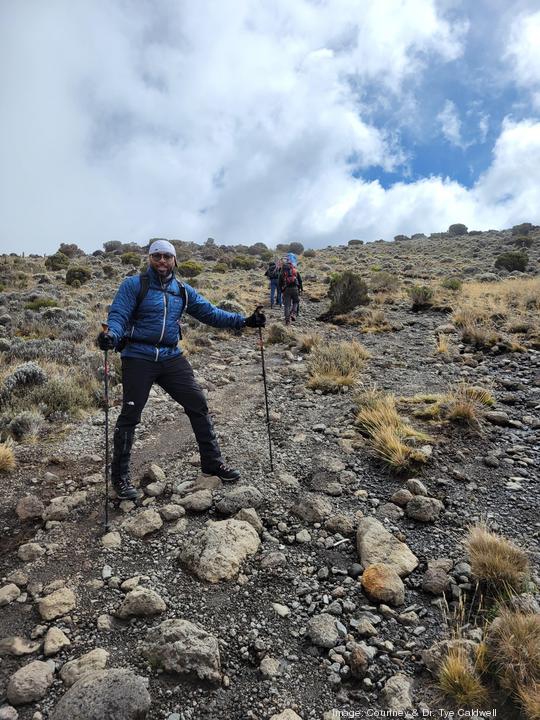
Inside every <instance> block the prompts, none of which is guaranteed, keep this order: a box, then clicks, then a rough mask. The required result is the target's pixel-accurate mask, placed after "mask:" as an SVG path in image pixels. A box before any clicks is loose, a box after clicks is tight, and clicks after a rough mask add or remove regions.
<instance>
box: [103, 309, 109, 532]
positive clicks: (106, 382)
mask: <svg viewBox="0 0 540 720" xmlns="http://www.w3.org/2000/svg"><path fill="white" fill-rule="evenodd" d="M101 327H102V329H103V332H107V330H108V329H109V326H108V325H107V324H106V323H101ZM103 352H104V353H105V366H104V377H103V380H104V399H105V532H109V530H110V527H109V473H110V463H109V351H108V350H104V351H103Z"/></svg>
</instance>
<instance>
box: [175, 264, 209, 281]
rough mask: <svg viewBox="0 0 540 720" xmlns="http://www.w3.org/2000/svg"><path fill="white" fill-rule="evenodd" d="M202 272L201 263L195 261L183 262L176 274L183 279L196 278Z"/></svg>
mask: <svg viewBox="0 0 540 720" xmlns="http://www.w3.org/2000/svg"><path fill="white" fill-rule="evenodd" d="M203 270H204V265H202V263H199V262H196V261H195V260H185V261H184V262H181V263H180V264H179V265H178V272H179V273H180V275H183V276H184V277H189V278H192V277H196V276H197V275H200V274H201V273H202V271H203Z"/></svg>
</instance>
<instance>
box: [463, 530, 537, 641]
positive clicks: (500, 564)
mask: <svg viewBox="0 0 540 720" xmlns="http://www.w3.org/2000/svg"><path fill="white" fill-rule="evenodd" d="M465 548H466V550H467V553H468V556H469V561H470V563H471V569H472V573H473V575H474V577H475V578H476V579H477V580H478V581H480V582H481V583H484V584H486V585H487V586H488V587H489V588H490V590H492V591H493V592H494V593H495V594H496V595H499V596H505V595H508V594H509V593H519V592H521V591H522V590H523V587H524V583H525V579H526V577H527V575H528V573H529V559H528V557H527V554H526V553H525V551H524V550H522V549H521V548H520V547H518V546H517V545H514V543H512V542H511V541H510V540H507V539H506V538H505V537H503V536H502V535H497V534H496V533H494V532H491V531H490V530H488V528H487V527H486V526H485V525H475V526H473V527H471V528H470V530H469V533H468V535H467V538H466V539H465ZM539 649H540V646H539Z"/></svg>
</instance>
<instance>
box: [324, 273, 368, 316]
mask: <svg viewBox="0 0 540 720" xmlns="http://www.w3.org/2000/svg"><path fill="white" fill-rule="evenodd" d="M328 296H329V298H330V299H331V301H332V302H331V305H330V313H331V314H333V315H341V314H343V313H347V312H349V311H350V310H353V309H354V308H355V307H358V306H359V305H367V304H368V303H369V298H368V286H367V285H366V283H365V282H364V281H363V280H362V278H361V277H360V275H357V274H356V273H353V272H352V271H351V270H346V271H345V272H343V273H336V275H334V277H333V278H332V279H331V281H330V287H329V289H328Z"/></svg>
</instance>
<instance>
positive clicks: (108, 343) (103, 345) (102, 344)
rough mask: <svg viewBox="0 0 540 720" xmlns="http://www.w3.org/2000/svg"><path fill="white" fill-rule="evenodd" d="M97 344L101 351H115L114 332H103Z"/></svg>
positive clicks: (98, 337)
mask: <svg viewBox="0 0 540 720" xmlns="http://www.w3.org/2000/svg"><path fill="white" fill-rule="evenodd" d="M97 344H98V346H99V349H100V350H114V346H115V345H116V340H115V339H114V335H113V334H112V332H110V331H109V330H107V331H102V332H100V333H99V335H98V336H97Z"/></svg>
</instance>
